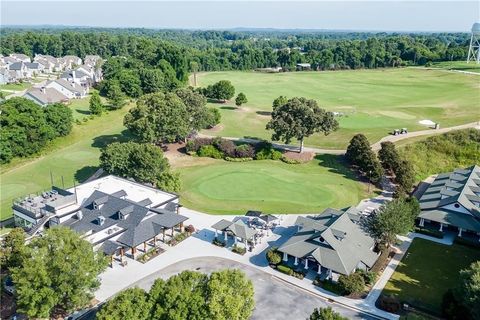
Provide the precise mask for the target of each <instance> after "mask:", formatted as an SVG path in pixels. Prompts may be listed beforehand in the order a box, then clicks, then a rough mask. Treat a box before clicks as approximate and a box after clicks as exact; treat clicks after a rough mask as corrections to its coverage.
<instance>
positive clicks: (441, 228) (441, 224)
mask: <svg viewBox="0 0 480 320" xmlns="http://www.w3.org/2000/svg"><path fill="white" fill-rule="evenodd" d="M439 231H440V232H442V231H443V223H440V229H439Z"/></svg>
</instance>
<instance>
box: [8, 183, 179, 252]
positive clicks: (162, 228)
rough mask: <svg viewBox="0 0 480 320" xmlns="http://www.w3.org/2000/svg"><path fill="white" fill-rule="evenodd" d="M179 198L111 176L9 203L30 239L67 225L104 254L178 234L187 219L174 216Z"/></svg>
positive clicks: (132, 249)
mask: <svg viewBox="0 0 480 320" xmlns="http://www.w3.org/2000/svg"><path fill="white" fill-rule="evenodd" d="M178 209H179V205H178V195H176V194H172V193H168V192H164V191H161V190H158V189H155V188H151V187H149V186H145V185H143V184H139V183H136V182H133V181H130V180H127V179H123V178H120V177H116V176H113V175H110V176H106V177H102V178H99V179H96V180H93V181H90V182H86V183H84V184H81V185H79V186H75V187H74V188H71V189H68V190H64V189H61V188H58V187H52V190H51V191H48V192H43V193H42V194H40V195H30V196H27V197H25V198H23V199H20V200H17V201H14V203H13V214H14V221H15V225H16V226H20V227H24V228H25V229H27V232H28V233H29V235H30V236H34V235H35V234H36V233H38V232H41V231H42V230H43V228H44V227H54V226H56V225H63V226H67V227H69V228H71V229H73V230H75V231H77V232H78V233H80V234H81V235H82V237H83V238H84V239H85V240H88V241H89V242H90V243H92V245H93V246H94V248H95V249H98V250H103V252H104V253H105V254H106V255H109V256H112V257H113V256H115V255H121V257H123V255H124V254H127V253H128V254H131V256H132V257H133V258H135V254H136V252H137V247H138V248H139V250H141V251H145V252H146V251H147V248H148V247H153V248H155V247H156V244H157V242H158V241H160V239H161V240H162V241H163V242H166V241H167V240H169V239H171V238H173V237H174V234H175V232H183V229H184V227H183V223H184V222H185V221H186V220H187V219H188V218H187V217H184V216H182V215H180V214H179V213H178Z"/></svg>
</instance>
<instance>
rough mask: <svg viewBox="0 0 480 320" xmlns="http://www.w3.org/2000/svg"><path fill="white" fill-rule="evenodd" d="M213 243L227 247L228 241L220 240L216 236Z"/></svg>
mask: <svg viewBox="0 0 480 320" xmlns="http://www.w3.org/2000/svg"><path fill="white" fill-rule="evenodd" d="M212 244H214V245H216V246H218V247H225V246H226V243H225V242H224V241H221V240H219V239H218V238H214V239H213V241H212Z"/></svg>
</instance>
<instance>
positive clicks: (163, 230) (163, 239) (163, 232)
mask: <svg viewBox="0 0 480 320" xmlns="http://www.w3.org/2000/svg"><path fill="white" fill-rule="evenodd" d="M162 234H163V238H162V241H163V243H165V228H163V229H162Z"/></svg>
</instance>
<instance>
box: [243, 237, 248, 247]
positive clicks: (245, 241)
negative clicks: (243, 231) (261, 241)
mask: <svg viewBox="0 0 480 320" xmlns="http://www.w3.org/2000/svg"><path fill="white" fill-rule="evenodd" d="M243 242H244V243H245V248H247V239H245V240H244V241H243Z"/></svg>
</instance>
